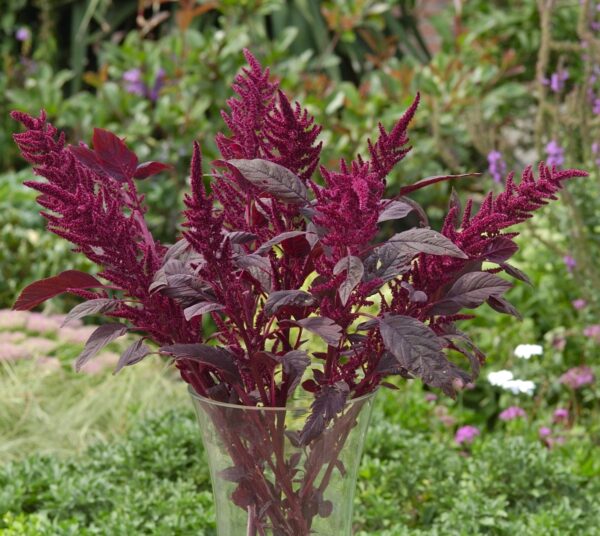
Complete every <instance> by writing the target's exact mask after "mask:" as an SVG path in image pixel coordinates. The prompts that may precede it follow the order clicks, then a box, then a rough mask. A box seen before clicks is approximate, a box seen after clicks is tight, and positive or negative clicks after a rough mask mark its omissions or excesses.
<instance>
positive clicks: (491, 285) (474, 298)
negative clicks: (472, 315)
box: [428, 272, 512, 315]
mask: <svg viewBox="0 0 600 536" xmlns="http://www.w3.org/2000/svg"><path fill="white" fill-rule="evenodd" d="M511 286H512V285H511V284H510V282H508V281H506V280H504V279H502V278H501V277H498V276H497V275H494V274H490V273H488V272H470V273H468V274H464V275H462V276H461V277H459V278H458V279H457V280H456V282H455V283H454V284H453V285H452V287H450V290H449V291H448V292H447V294H446V296H445V297H444V298H443V299H441V300H440V301H438V302H436V303H434V304H433V306H432V307H431V308H430V309H429V311H428V312H429V313H430V314H433V315H453V314H456V313H458V312H459V311H460V310H461V309H463V308H467V309H474V308H475V307H479V306H480V305H481V304H482V303H483V302H484V301H486V300H487V299H488V298H489V297H490V296H493V297H499V296H501V295H502V294H504V293H505V292H506V291H507V290H508V289H509V288H510V287H511Z"/></svg>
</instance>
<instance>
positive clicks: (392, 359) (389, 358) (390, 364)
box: [375, 351, 401, 376]
mask: <svg viewBox="0 0 600 536" xmlns="http://www.w3.org/2000/svg"><path fill="white" fill-rule="evenodd" d="M400 369H401V367H400V364H399V363H398V359H396V356H395V355H394V354H392V353H391V352H388V351H385V352H383V353H382V354H381V357H380V358H379V361H378V362H377V366H376V367H375V373H377V374H380V375H381V376H388V375H391V374H400V372H401V370H400Z"/></svg>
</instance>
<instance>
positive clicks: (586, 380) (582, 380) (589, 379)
mask: <svg viewBox="0 0 600 536" xmlns="http://www.w3.org/2000/svg"><path fill="white" fill-rule="evenodd" d="M595 379H596V377H595V376H594V371H593V370H592V369H591V368H590V367H587V366H585V365H582V366H580V367H574V368H572V369H569V370H567V372H565V373H564V374H563V375H562V376H561V377H560V380H559V381H560V383H562V384H564V385H566V386H568V387H570V388H571V389H581V388H582V387H584V386H586V385H590V384H592V383H594V380H595Z"/></svg>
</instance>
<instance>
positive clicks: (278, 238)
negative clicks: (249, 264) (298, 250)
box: [254, 231, 306, 255]
mask: <svg viewBox="0 0 600 536" xmlns="http://www.w3.org/2000/svg"><path fill="white" fill-rule="evenodd" d="M304 234H306V232H305V231H287V232H285V233H281V234H278V235H277V236H275V237H273V238H271V240H267V241H266V242H265V243H264V244H262V245H261V246H260V247H259V248H258V249H257V250H256V251H255V252H254V254H255V255H263V254H264V253H267V251H269V250H270V249H271V248H272V247H273V246H276V245H277V244H281V243H282V242H283V241H285V240H289V239H290V238H295V237H297V236H301V235H304Z"/></svg>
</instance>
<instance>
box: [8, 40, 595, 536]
mask: <svg viewBox="0 0 600 536" xmlns="http://www.w3.org/2000/svg"><path fill="white" fill-rule="evenodd" d="M245 54H246V59H247V61H248V67H246V68H245V69H244V70H243V72H242V73H241V74H239V75H238V76H237V77H236V79H235V82H234V85H233V89H234V91H235V92H236V93H237V97H234V98H233V97H232V98H230V99H229V100H228V102H227V104H228V106H229V111H228V112H223V115H222V117H223V120H224V122H225V124H226V126H227V127H228V129H229V132H228V133H227V134H223V133H220V134H218V135H217V137H216V144H217V146H218V149H219V151H220V157H219V158H217V159H215V160H214V161H213V162H212V163H211V167H210V173H208V174H207V175H205V173H204V168H203V162H202V157H201V151H200V146H199V144H197V143H195V144H194V147H193V157H192V162H191V166H190V186H191V191H190V193H189V194H187V195H186V197H185V205H186V208H185V210H184V212H183V219H184V222H183V232H182V236H181V237H180V238H179V239H178V240H176V241H175V243H174V244H173V245H171V246H170V247H166V246H165V245H163V244H162V243H161V242H159V241H158V240H156V239H155V238H154V237H153V235H152V233H151V231H150V228H149V225H148V223H147V220H146V218H145V215H146V207H145V205H144V197H143V196H142V195H140V194H139V192H138V188H137V181H142V180H144V179H148V177H151V176H153V175H156V174H159V173H161V172H164V171H165V170H167V169H168V166H167V165H166V164H163V163H159V162H155V161H148V162H142V163H140V162H139V160H138V157H137V156H136V155H135V153H133V152H132V151H131V150H130V149H129V148H128V147H127V146H126V144H125V142H124V141H123V140H122V139H121V138H119V137H118V136H117V135H116V134H113V133H111V132H109V131H107V130H104V129H100V128H98V129H95V131H94V136H93V140H92V147H89V146H87V145H86V144H85V143H80V144H78V145H67V144H66V141H65V136H64V134H61V133H59V132H58V131H57V129H55V128H54V127H53V126H52V125H51V124H50V123H49V122H47V121H46V116H45V114H44V113H43V112H42V113H41V115H40V116H39V117H32V116H29V115H27V114H24V113H21V112H14V113H13V117H14V118H15V119H17V120H18V121H20V122H21V123H22V124H23V125H24V126H25V127H26V129H27V130H26V132H24V133H20V134H16V135H15V140H16V142H17V144H18V146H19V149H20V150H21V153H22V155H23V156H24V157H25V159H26V160H27V161H28V162H29V163H30V164H31V165H32V166H33V168H34V170H35V172H36V174H37V175H39V176H41V177H43V178H44V179H45V180H43V181H28V182H26V185H27V186H29V187H31V188H33V189H34V190H36V191H38V192H39V193H40V195H39V197H38V203H39V204H40V205H41V206H42V207H43V208H44V212H43V216H44V217H45V218H46V219H47V221H48V228H49V230H50V231H52V232H53V233H55V234H57V235H58V236H60V237H62V238H65V239H66V240H68V241H69V242H71V243H72V244H73V245H74V246H75V252H76V253H79V254H83V255H84V256H85V257H87V258H88V259H89V260H90V261H92V262H93V263H95V264H97V265H98V266H99V267H100V269H101V271H100V272H99V273H98V275H97V276H92V275H90V274H89V273H86V272H81V271H77V270H68V271H64V272H62V273H60V274H58V275H56V276H53V277H50V278H46V279H43V280H41V281H38V282H36V283H33V284H31V285H29V286H28V287H26V288H25V289H24V290H23V291H22V293H21V294H20V296H19V298H18V299H17V301H16V303H15V308H16V309H31V308H33V307H35V306H37V305H39V304H41V303H43V302H44V301H46V300H47V299H49V298H52V297H54V296H57V295H59V294H63V293H70V294H74V295H76V296H79V297H81V298H84V299H85V301H84V302H83V303H81V304H79V305H77V306H75V307H74V308H73V309H72V310H71V312H70V313H69V315H68V316H67V322H68V321H70V320H76V319H81V318H82V317H84V316H87V315H92V314H102V315H104V316H106V317H109V318H111V319H113V320H119V319H120V320H123V321H124V322H114V321H113V322H111V323H106V324H103V325H101V326H100V327H98V328H97V329H96V331H95V332H94V333H93V334H92V335H91V337H90V338H89V340H88V341H87V343H86V345H85V348H84V349H83V352H82V353H81V354H80V356H79V357H78V359H77V362H76V367H77V368H80V367H82V366H83V365H85V364H86V363H87V362H89V361H90V360H91V359H93V358H94V356H95V355H96V354H97V353H98V352H99V351H100V350H101V348H103V347H104V346H105V345H107V344H109V343H110V342H111V341H113V340H115V339H117V338H119V337H121V336H123V335H125V334H127V333H129V334H135V335H137V336H139V338H138V339H137V340H135V341H134V342H133V343H132V344H131V345H130V346H129V347H128V348H127V350H126V351H125V352H124V353H123V354H122V356H121V358H120V360H119V363H118V365H117V368H116V371H119V370H120V369H122V368H123V367H125V366H129V365H133V364H135V363H138V362H140V361H141V360H143V359H145V358H146V357H147V356H149V355H151V354H160V355H163V356H168V357H170V358H172V359H173V361H174V362H175V365H176V367H177V368H178V369H179V372H180V374H181V377H182V378H183V379H184V380H185V381H186V382H187V383H188V384H189V385H190V387H191V390H192V392H193V396H194V398H195V400H197V401H199V402H198V403H197V405H198V408H199V410H198V411H199V413H200V414H201V417H203V418H206V422H207V423H209V424H211V425H212V426H213V427H214V435H215V436H216V439H215V441H216V443H217V444H218V445H220V446H221V447H222V449H223V450H224V451H225V452H226V454H227V458H228V464H229V466H228V467H224V468H220V469H219V470H218V471H216V470H213V475H212V476H213V486H215V487H216V486H217V482H218V481H219V479H221V480H225V481H228V482H230V483H231V490H232V491H231V492H230V493H229V496H228V497H227V499H226V500H227V501H231V503H232V504H234V505H236V506H237V507H238V510H239V511H240V512H242V513H243V514H244V516H243V519H244V526H245V530H246V533H247V534H248V535H250V534H253V535H256V534H274V535H275V534H277V535H301V534H309V533H311V530H313V531H317V532H318V531H319V530H323V529H321V528H320V527H321V526H324V525H320V524H321V523H322V522H323V521H322V520H326V519H327V518H330V517H331V518H333V519H335V516H336V507H338V506H337V502H336V498H335V497H333V496H328V493H329V491H330V490H331V489H332V488H333V487H334V486H333V484H332V482H333V481H334V480H333V479H334V476H333V475H334V473H335V474H336V477H335V478H338V479H340V481H343V480H344V479H345V478H346V479H352V477H353V476H354V474H355V470H352V468H349V467H346V466H345V464H344V462H343V461H342V458H343V455H342V451H343V449H344V447H345V446H346V441H347V438H348V437H349V436H350V434H351V433H353V432H354V431H356V430H359V431H362V430H363V429H364V427H365V426H366V424H365V423H366V422H367V421H368V415H367V416H366V417H364V416H361V410H362V408H363V407H366V409H367V410H369V409H370V408H369V400H370V399H369V397H368V395H370V394H372V393H374V392H375V391H376V389H377V388H378V387H380V386H383V387H394V384H393V383H389V382H388V381H387V380H386V378H387V377H389V376H392V375H399V376H402V377H404V378H420V379H422V381H423V382H424V383H425V384H426V385H428V386H430V387H434V388H439V389H441V390H442V391H443V392H444V393H445V394H447V395H449V396H452V397H454V396H456V393H457V391H461V390H463V389H464V388H465V387H469V386H471V384H472V382H473V381H474V380H475V378H476V377H477V375H478V373H479V368H480V365H481V364H482V363H483V361H484V354H483V352H482V351H481V350H480V349H479V348H478V347H477V345H476V344H475V343H474V342H473V341H472V340H471V339H470V338H469V337H468V335H467V334H466V333H465V332H464V331H463V330H462V329H459V328H458V327H457V324H456V323H457V322H459V321H465V320H471V319H473V318H474V315H473V314H472V313H471V312H467V311H465V310H471V309H475V308H477V307H479V306H480V305H482V304H484V303H487V304H488V305H489V306H490V307H491V308H492V309H494V310H495V311H497V312H500V313H506V314H509V315H514V316H518V313H517V311H516V309H515V308H514V307H513V306H512V305H511V304H510V303H509V302H508V301H507V300H506V299H505V298H504V296H503V295H504V293H505V292H506V291H507V290H508V289H509V288H510V287H511V286H512V285H511V283H510V282H509V281H508V280H507V279H505V278H503V277H500V276H499V275H498V274H500V273H504V274H507V275H508V276H510V277H511V278H514V279H517V280H523V281H527V276H526V275H525V274H524V273H523V272H522V271H520V270H519V269H517V268H516V267H515V266H513V265H511V264H509V263H508V260H509V259H510V257H512V256H513V255H514V253H515V252H516V251H517V249H518V248H517V245H516V243H515V242H514V238H515V237H516V236H517V232H516V231H514V230H513V229H510V230H509V228H511V227H513V226H514V225H516V224H519V223H522V222H524V221H526V220H528V219H529V218H530V217H531V216H532V214H533V212H535V211H536V210H538V209H539V208H541V207H542V206H544V205H545V204H546V203H547V202H548V201H549V200H555V199H556V198H557V193H558V192H559V190H560V189H561V188H562V186H563V183H564V182H565V181H567V180H568V179H572V178H576V177H584V176H586V173H585V172H583V171H580V170H576V169H560V168H559V167H558V166H556V165H554V166H548V165H545V164H544V163H541V164H539V166H537V168H536V169H535V171H534V169H533V167H531V166H529V167H527V168H526V169H525V170H524V171H523V173H522V175H521V178H520V180H516V179H515V176H514V174H513V173H510V174H509V175H508V176H507V177H506V180H505V184H504V188H503V191H502V192H501V193H498V194H494V193H493V192H490V193H488V194H487V195H486V196H485V198H484V199H483V201H482V202H481V205H480V206H479V208H478V209H476V208H475V207H474V204H473V201H472V200H469V201H468V202H467V203H466V204H465V206H464V207H462V206H461V202H460V200H459V198H458V196H457V195H456V194H453V195H452V196H451V199H450V202H449V208H448V212H447V214H446V216H445V218H444V221H443V224H442V227H441V229H440V231H439V232H438V231H434V230H433V229H431V227H430V224H429V220H428V217H427V213H426V211H425V210H424V209H423V208H422V207H421V206H420V205H419V204H418V203H417V202H416V201H415V200H414V199H412V198H411V195H412V194H413V192H416V191H418V190H421V189H422V188H426V187H428V186H431V185H434V184H437V183H440V182H445V181H450V180H454V179H458V180H460V181H463V182H464V181H468V180H472V179H473V177H474V176H473V175H466V174H462V175H440V176H433V177H428V178H425V179H422V180H420V181H418V182H415V183H411V184H403V185H401V186H400V188H399V191H398V193H397V195H394V196H392V197H391V198H387V197H386V196H385V189H386V188H385V187H386V180H387V178H388V176H389V175H390V174H391V173H392V172H393V170H394V168H395V166H396V165H397V164H398V163H399V162H400V161H401V160H403V159H404V157H405V156H406V155H407V154H408V152H409V150H410V146H409V145H408V141H409V140H408V126H409V123H410V122H411V120H412V118H413V116H414V114H415V112H416V111H417V107H418V104H419V96H418V95H417V97H416V98H415V99H414V101H413V103H412V104H411V106H410V107H409V108H408V110H407V111H406V112H405V113H404V114H403V115H402V117H401V118H400V119H399V120H398V121H397V122H396V123H395V125H394V126H393V127H392V128H391V129H390V130H387V129H386V128H384V127H383V126H382V125H380V127H379V132H378V136H377V138H376V139H375V140H374V141H369V143H368V148H367V155H366V156H364V157H362V156H357V157H356V158H354V159H353V160H352V161H347V160H345V159H341V160H340V162H339V165H338V166H337V167H335V168H332V167H331V166H329V165H320V162H319V156H320V152H321V149H322V145H321V143H320V142H319V141H318V137H319V134H320V132H321V127H320V126H318V125H316V124H315V122H314V120H313V119H312V117H311V116H310V115H309V114H308V112H307V111H306V110H304V109H303V108H302V107H301V106H300V104H298V103H292V102H290V101H289V100H288V98H287V96H286V95H285V93H284V92H283V91H281V90H280V89H279V87H278V84H277V83H276V82H273V81H272V80H271V79H270V73H269V70H268V69H263V68H262V67H261V65H260V64H259V63H258V61H257V60H256V59H255V58H254V57H253V56H252V54H250V53H249V52H247V51H246V53H245ZM205 176H208V177H210V178H211V180H210V181H209V184H210V187H209V188H207V182H206V181H205ZM409 215H410V216H411V217H415V218H416V219H415V220H414V221H416V222H417V224H416V225H414V226H411V224H410V223H406V222H408V221H409V220H408V219H407V217H408V216H409ZM396 221H398V222H399V224H400V225H402V224H403V223H406V225H405V226H404V227H405V230H403V231H400V232H395V233H393V234H391V236H386V234H385V233H386V228H387V227H386V225H385V224H386V222H396ZM382 224H383V225H382ZM103 281H104V282H103ZM464 358H466V362H467V363H468V365H469V369H470V370H468V371H467V370H466V369H465V368H464V367H463V366H462V363H461V362H460V361H458V359H464ZM306 400H309V402H306ZM303 404H304V410H303V413H302V415H303V418H302V419H300V421H301V422H300V423H299V422H298V419H296V418H295V417H293V414H292V417H290V412H282V411H279V412H278V411H271V412H269V411H268V410H269V409H277V408H289V409H294V408H296V407H298V408H303V406H302V405H303ZM306 404H310V408H309V409H307V406H306ZM235 406H238V407H239V408H240V411H242V412H243V413H242V414H243V415H244V418H243V419H242V420H241V422H240V421H236V419H232V415H234V413H232V412H234V407H235ZM249 408H255V409H257V408H258V409H257V410H256V411H253V410H251V409H249ZM515 412H516V413H518V411H517V410H513V412H512V413H513V414H515V415H516V413H515ZM507 415H508V414H507ZM511 415H512V414H511ZM511 418H512V417H511ZM232 421H233V423H232ZM468 433H470V431H469V430H468V429H465V430H463V434H468ZM204 437H205V442H206V443H207V442H208V440H207V436H206V435H205V436H204ZM457 437H458V436H457ZM465 438H466V436H465ZM470 439H472V435H471V436H470ZM464 441H465V439H464V438H463V439H460V442H464ZM353 473H354V474H353ZM350 489H351V490H353V485H352V486H350ZM351 497H352V491H350V503H351ZM220 500H221V501H222V500H224V499H222V498H221V499H220ZM346 502H348V501H346ZM219 506H220V505H219V504H218V505H217V509H218V508H219ZM350 512H351V508H350ZM345 515H350V514H345ZM348 527H349V525H348ZM222 530H225V529H222ZM347 530H349V528H348V529H347ZM225 533H226V532H223V534H225Z"/></svg>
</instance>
